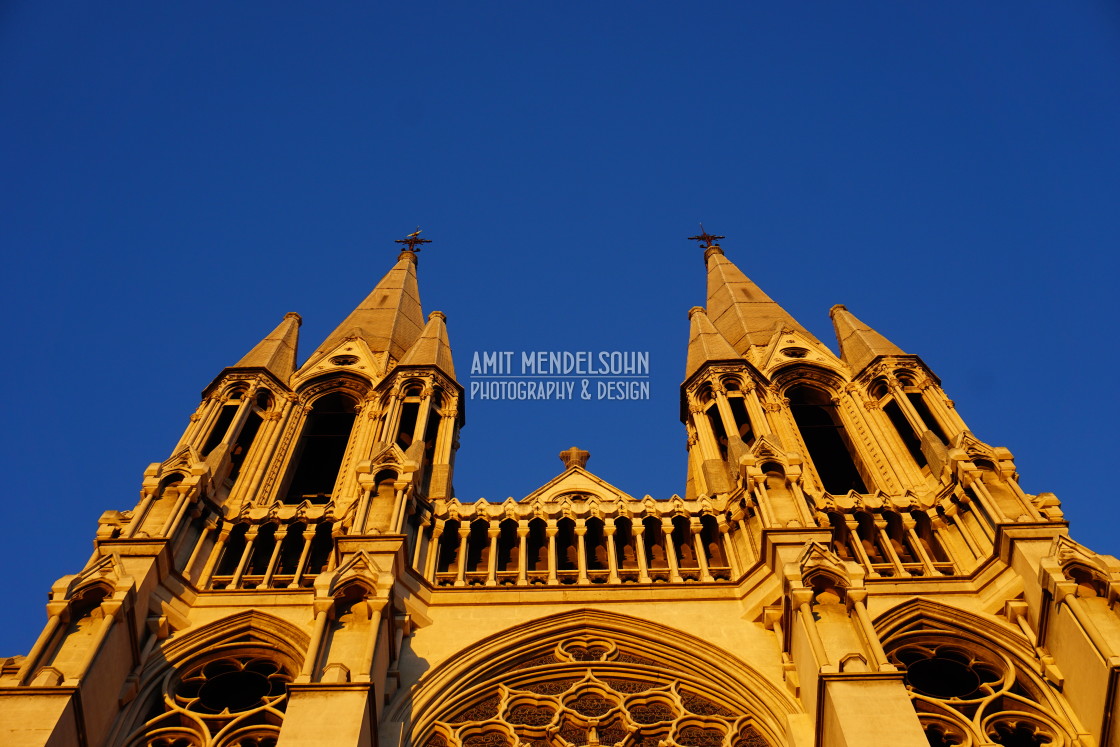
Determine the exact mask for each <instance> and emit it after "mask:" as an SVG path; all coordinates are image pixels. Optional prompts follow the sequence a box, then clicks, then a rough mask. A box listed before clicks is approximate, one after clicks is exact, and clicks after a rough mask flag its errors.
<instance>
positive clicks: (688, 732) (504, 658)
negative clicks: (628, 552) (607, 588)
mask: <svg viewBox="0 0 1120 747" xmlns="http://www.w3.org/2000/svg"><path fill="white" fill-rule="evenodd" d="M578 616H579V617H581V618H583V620H584V622H583V624H579V625H572V626H571V627H568V626H564V625H562V624H560V625H557V624H556V620H555V619H553V620H551V621H547V622H546V621H536V622H534V623H531V624H529V625H528V626H526V628H525V631H524V636H525V637H524V641H523V642H522V643H520V644H514V646H513V647H511V648H510V649H504V650H500V651H498V650H489V651H486V652H485V655H483V654H482V652H475V655H474V656H472V655H469V654H468V655H466V656H457V657H451V659H450V660H449V664H448V666H450V667H453V668H465V667H469V674H467V673H464V674H463V676H460V677H455V676H453V675H451V674H449V673H447V672H439V673H437V675H438V676H436V677H433V678H431V679H430V681H431V682H435V681H436V680H440V681H441V682H442V684H440V685H438V686H435V685H432V686H425V685H423V684H422V685H421V686H420V687H418V688H412V689H410V690H408V691H402V694H401V697H399V698H397V699H396V701H395V702H394V703H393V704H392V705H391V706H390V707H389V708H388V709H387V714H386V718H387V719H397V718H400V717H401V716H400V715H399V714H403V713H407V714H409V715H410V717H411V719H410V720H411V724H412V728H413V729H414V731H413V734H412V738H411V740H410V743H411V744H413V745H415V747H515V745H533V746H534V747H572V746H573V745H602V746H603V747H606V746H607V745H632V746H634V745H637V746H641V745H656V744H665V745H677V746H679V747H768V746H769V745H778V744H782V743H783V741H782V732H781V731H780V730H779V729H776V728H774V727H775V726H777V725H778V724H779V723H781V719H782V717H780V716H777V714H778V713H781V712H785V713H786V714H788V713H791V712H793V708H791V707H790V706H789V705H787V703H789V701H788V700H787V699H786V696H785V695H784V694H783V693H782V692H781V691H779V690H777V689H776V688H774V687H773V686H772V685H770V684H769V683H765V682H763V681H762V680H761V678H760V677H758V676H757V675H753V674H750V673H748V672H747V671H746V670H745V669H744V668H742V667H738V668H737V669H736V671H735V673H734V674H733V675H731V674H728V673H724V672H722V671H721V668H722V667H724V666H727V665H728V664H731V666H733V667H734V666H736V665H735V664H732V663H731V662H729V660H728V655H727V654H726V653H724V652H720V653H719V654H714V653H712V652H707V651H705V650H704V649H705V644H704V643H703V642H700V641H698V640H695V639H694V640H688V641H686V640H685V636H684V635H683V634H682V633H681V632H680V631H678V630H672V629H668V628H665V629H660V630H658V631H657V632H656V633H655V635H660V639H659V640H658V641H652V640H651V639H650V638H648V637H645V636H644V635H643V636H638V635H632V634H629V633H621V634H620V633H619V632H618V631H619V630H620V629H633V628H635V627H638V628H640V627H643V626H642V624H641V623H639V622H638V621H635V620H631V619H626V620H625V621H624V624H625V628H623V627H622V626H621V625H618V620H611V621H610V622H612V623H615V625H611V626H610V628H607V627H600V626H599V625H596V624H594V623H593V622H591V620H590V619H589V618H591V619H593V618H596V617H598V616H599V613H595V612H588V611H586V610H584V611H581V612H580V613H578ZM573 617H576V616H575V615H573ZM604 617H605V616H604ZM589 623H590V624H589ZM616 625H618V627H616ZM508 635H509V634H508V633H507V634H506V636H504V637H503V639H504V640H508ZM682 646H683V648H682ZM686 650H687V652H686ZM447 682H453V683H458V682H462V683H463V685H459V684H452V685H451V686H450V687H448V685H447ZM466 688H469V689H466ZM790 705H792V703H790ZM795 707H796V706H794V708H795ZM776 716H777V717H776Z"/></svg>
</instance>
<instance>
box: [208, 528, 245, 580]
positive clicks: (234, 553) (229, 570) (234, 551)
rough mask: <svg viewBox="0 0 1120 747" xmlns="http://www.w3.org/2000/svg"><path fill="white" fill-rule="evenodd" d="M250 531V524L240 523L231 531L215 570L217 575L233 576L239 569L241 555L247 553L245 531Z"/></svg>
mask: <svg viewBox="0 0 1120 747" xmlns="http://www.w3.org/2000/svg"><path fill="white" fill-rule="evenodd" d="M248 531H249V525H248V524H238V525H237V526H235V527H234V528H233V529H232V530H231V531H230V533H229V537H228V538H227V539H226V546H225V548H224V549H223V550H222V559H221V561H219V563H218V569H217V570H216V571H214V572H215V573H216V574H217V575H219V576H232V575H233V572H234V571H236V570H237V566H238V564H239V563H240V562H241V556H242V555H243V554H244V553H245V533H246V532H248Z"/></svg>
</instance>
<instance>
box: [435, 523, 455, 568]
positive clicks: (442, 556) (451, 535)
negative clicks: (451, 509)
mask: <svg viewBox="0 0 1120 747" xmlns="http://www.w3.org/2000/svg"><path fill="white" fill-rule="evenodd" d="M458 554H459V522H457V521H454V520H452V521H449V522H447V523H446V524H444V525H443V534H441V535H440V538H439V557H438V558H437V559H436V571H437V572H438V573H447V572H448V571H452V570H455V569H456V567H457V566H456V563H455V561H456V557H457V556H458Z"/></svg>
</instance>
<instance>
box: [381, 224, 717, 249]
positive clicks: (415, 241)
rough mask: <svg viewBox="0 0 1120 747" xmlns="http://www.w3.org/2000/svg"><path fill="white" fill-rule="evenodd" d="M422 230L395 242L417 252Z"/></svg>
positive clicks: (417, 230)
mask: <svg viewBox="0 0 1120 747" xmlns="http://www.w3.org/2000/svg"><path fill="white" fill-rule="evenodd" d="M701 228H703V226H701ZM420 230H421V229H420V226H417V227H416V230H415V231H414V232H412V233H410V234H409V235H408V236H405V237H404V238H403V239H394V241H393V243H394V244H404V245H405V251H406V252H413V253H416V252H418V251H420V250H421V249H422V248H423V247H422V246H421V244H430V243H432V240H431V239H422V238H420Z"/></svg>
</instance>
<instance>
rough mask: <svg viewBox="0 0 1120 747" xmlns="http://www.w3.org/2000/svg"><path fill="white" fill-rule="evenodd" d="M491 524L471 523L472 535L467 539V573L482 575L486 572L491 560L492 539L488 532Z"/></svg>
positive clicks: (482, 522) (483, 522)
mask: <svg viewBox="0 0 1120 747" xmlns="http://www.w3.org/2000/svg"><path fill="white" fill-rule="evenodd" d="M489 529H490V524H489V523H488V522H485V521H474V522H471V534H470V537H469V538H468V539H467V571H469V572H473V573H481V572H483V571H485V570H486V565H487V563H488V562H489V559H490V538H489V537H488V536H487V532H488V531H489Z"/></svg>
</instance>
